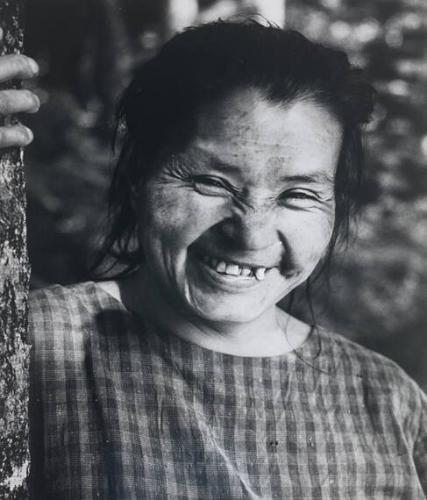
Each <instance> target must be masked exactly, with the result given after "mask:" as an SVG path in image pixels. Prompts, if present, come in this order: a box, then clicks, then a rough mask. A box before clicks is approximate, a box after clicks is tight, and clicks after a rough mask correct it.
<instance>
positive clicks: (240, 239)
mask: <svg viewBox="0 0 427 500" xmlns="http://www.w3.org/2000/svg"><path fill="white" fill-rule="evenodd" d="M218 229H219V230H220V231H221V233H222V236H223V237H224V238H226V239H227V242H228V244H231V245H233V246H234V247H236V248H238V249H240V250H248V251H250V250H262V249H264V248H267V247H271V246H272V245H275V244H277V243H280V242H281V237H280V233H279V231H278V228H277V224H276V216H275V214H274V213H272V212H271V211H269V210H264V209H259V210H255V209H250V210H246V211H245V212H242V211H239V213H234V214H233V215H232V216H231V217H229V218H228V219H226V220H224V221H222V223H221V224H220V226H219V228H218Z"/></svg>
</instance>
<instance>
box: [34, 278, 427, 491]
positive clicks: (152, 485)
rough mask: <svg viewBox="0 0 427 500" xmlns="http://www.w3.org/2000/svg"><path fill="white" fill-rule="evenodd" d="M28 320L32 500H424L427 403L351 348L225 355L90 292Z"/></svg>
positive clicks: (338, 344) (87, 286)
mask: <svg viewBox="0 0 427 500" xmlns="http://www.w3.org/2000/svg"><path fill="white" fill-rule="evenodd" d="M30 323H31V332H32V335H33V342H34V356H33V358H34V359H33V382H34V386H33V395H32V402H33V404H32V419H31V422H32V436H33V443H32V446H33V479H34V487H35V489H36V491H37V494H36V498H42V499H43V500H45V499H51V498H54V499H60V500H66V499H72V500H77V499H96V498H101V499H120V500H125V499H153V500H154V499H155V500H159V499H185V500H187V499H203V500H208V499H215V500H218V499H333V500H335V499H351V500H354V499H375V500H381V499H386V498H387V499H391V498H394V499H399V500H402V499H406V500H408V499H422V498H426V497H425V494H424V493H423V488H424V491H426V490H427V399H426V397H425V396H424V395H423V393H422V392H421V390H420V389H419V388H418V387H417V386H416V384H415V383H414V382H413V381H412V380H410V379H409V378H408V377H407V376H406V375H405V374H404V373H403V372H402V370H400V369H399V368H398V367H397V366H396V365H395V364H394V363H392V362H391V361H389V360H387V359H385V358H383V357H381V356H379V355H377V354H374V353H372V352H370V351H368V350H366V349H364V348H362V347H360V346H357V345H356V344H353V343H351V342H349V341H347V340H345V339H343V338H341V337H339V336H335V335H332V334H329V333H327V332H325V331H323V330H320V331H319V332H317V333H313V334H312V335H311V336H310V337H309V339H308V340H307V341H306V342H305V344H304V345H303V346H302V347H300V348H299V349H297V350H296V351H294V352H293V353H290V354H287V355H281V356H275V357H270V358H256V357H253V358H250V357H238V356H232V355H229V354H221V353H218V352H213V351H210V350H207V349H204V348H202V347H200V346H197V345H193V344H191V343H189V342H186V341H184V340H182V339H180V338H178V337H175V336H173V335H168V334H167V333H165V332H154V331H150V330H149V329H147V328H146V327H145V326H144V325H143V323H142V321H141V320H140V319H138V318H137V317H136V316H135V315H133V314H132V313H130V312H128V311H127V310H126V309H125V308H124V307H123V305H122V304H121V303H120V302H118V301H116V300H115V299H114V298H113V297H110V296H109V295H108V294H107V293H105V292H104V291H103V290H102V289H101V288H99V287H97V286H96V284H94V283H83V284H79V285H75V286H72V287H66V288H63V287H60V286H54V287H51V288H49V289H46V290H42V291H37V292H36V293H34V294H33V296H32V301H31V316H30Z"/></svg>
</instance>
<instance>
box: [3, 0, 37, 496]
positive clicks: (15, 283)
mask: <svg viewBox="0 0 427 500" xmlns="http://www.w3.org/2000/svg"><path fill="white" fill-rule="evenodd" d="M21 10H22V0H0V25H1V27H2V29H3V33H4V36H3V40H4V42H3V50H2V53H3V54H4V53H6V52H8V53H11V52H18V51H20V50H21V49H22V42H23V32H22V28H21V18H20V13H21ZM1 125H3V123H1ZM29 274H30V269H29V264H28V258H27V252H26V232H25V191H24V173H23V162H22V151H20V150H19V149H18V148H10V149H8V150H6V151H5V152H4V153H3V154H2V155H1V157H0V498H5V499H6V498H7V499H22V498H27V495H28V493H27V489H28V488H27V478H28V473H29V448H28V380H29V379H28V364H29V363H28V361H29V346H28V344H27V294H28V282H29Z"/></svg>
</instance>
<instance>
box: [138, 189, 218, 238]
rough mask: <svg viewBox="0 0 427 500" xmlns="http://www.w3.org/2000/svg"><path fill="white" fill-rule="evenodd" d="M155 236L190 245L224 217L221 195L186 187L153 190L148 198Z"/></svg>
mask: <svg viewBox="0 0 427 500" xmlns="http://www.w3.org/2000/svg"><path fill="white" fill-rule="evenodd" d="M145 212H146V215H147V217H146V221H145V224H144V226H145V227H146V228H150V233H151V237H153V236H156V237H157V238H160V239H161V240H162V244H163V245H170V246H173V247H176V246H179V247H180V246H182V245H185V244H186V245H189V244H191V243H192V242H193V241H194V240H196V239H197V238H198V237H199V236H200V235H201V234H202V233H203V232H204V231H206V230H208V229H209V228H210V227H212V226H213V225H215V224H216V223H217V222H219V220H220V219H221V213H222V212H223V210H222V209H221V203H220V200H219V198H215V197H206V196H202V195H200V194H199V193H196V192H194V191H191V190H189V189H185V188H183V187H175V188H174V187H172V188H171V187H170V186H166V187H165V188H163V189H162V188H160V189H155V190H151V194H150V195H149V197H148V198H147V200H146V209H145Z"/></svg>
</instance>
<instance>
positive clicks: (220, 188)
mask: <svg viewBox="0 0 427 500" xmlns="http://www.w3.org/2000/svg"><path fill="white" fill-rule="evenodd" d="M191 181H192V184H193V187H194V189H195V190H196V191H197V192H199V193H201V194H206V195H208V196H221V195H224V194H225V192H226V190H227V186H226V185H225V181H223V180H221V179H218V178H217V177H210V176H205V175H204V176H197V177H193V179H192V180H191Z"/></svg>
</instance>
